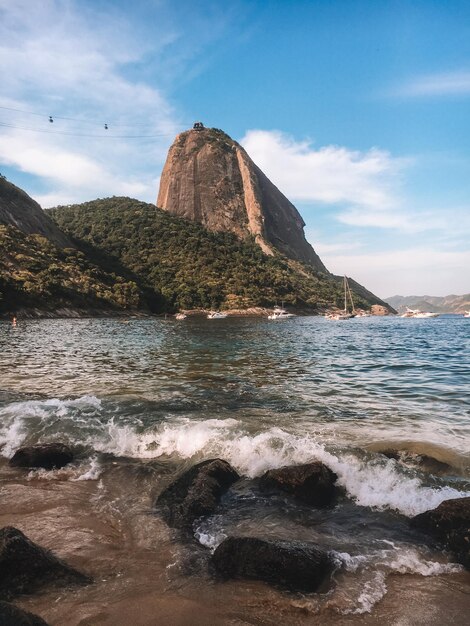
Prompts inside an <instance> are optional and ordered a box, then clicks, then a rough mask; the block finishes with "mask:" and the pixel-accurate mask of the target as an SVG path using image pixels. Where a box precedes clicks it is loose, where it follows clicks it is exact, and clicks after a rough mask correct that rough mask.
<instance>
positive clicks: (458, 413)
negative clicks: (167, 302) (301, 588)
mask: <svg viewBox="0 0 470 626" xmlns="http://www.w3.org/2000/svg"><path fill="white" fill-rule="evenodd" d="M469 344H470V320H469V319H465V318H463V317H458V316H442V317H440V318H436V319H427V320H426V319H401V318H396V317H384V318H378V317H369V318H362V319H352V320H346V321H329V320H325V319H323V318H320V317H296V318H291V319H288V320H278V321H268V320H266V319H263V318H227V319H221V320H206V319H203V318H188V319H186V320H184V321H175V320H174V319H167V320H164V319H161V318H158V319H156V318H146V319H129V320H121V319H119V320H118V319H77V320H38V321H33V320H27V321H23V320H20V321H19V323H18V326H17V327H16V328H13V327H12V326H11V325H10V324H8V323H6V322H2V323H0V454H1V457H0V458H1V460H0V481H1V482H0V484H1V492H0V497H1V500H0V501H1V502H2V509H1V513H0V515H1V518H2V519H1V522H2V526H5V525H13V526H17V527H18V528H20V529H21V530H22V531H23V532H25V534H27V535H28V536H30V537H31V538H32V539H34V540H35V541H37V542H39V543H41V544H42V545H45V546H47V547H49V548H51V549H53V550H54V551H55V552H56V553H57V554H59V555H60V556H62V557H64V558H66V559H67V560H68V561H69V562H71V563H72V564H74V565H76V566H77V567H80V568H81V569H83V570H84V571H86V572H88V573H90V574H91V575H92V576H93V577H94V579H95V583H94V584H93V585H90V586H88V587H84V588H80V589H74V590H67V591H64V590H57V589H55V590H50V591H47V592H44V593H42V594H40V595H38V596H31V597H26V596H25V597H23V598H21V599H20V600H19V602H18V603H19V604H20V605H21V606H22V607H24V608H27V609H28V610H31V611H33V612H36V613H38V614H39V615H41V616H42V617H43V618H44V619H46V621H48V622H49V623H50V624H51V625H57V626H58V625H59V624H61V625H62V624H68V625H75V624H76V625H78V624H80V625H82V626H83V625H85V624H110V625H111V624H113V625H119V624H128V623H133V624H135V625H136V626H139V625H140V624H142V625H143V624H181V625H183V624H207V625H212V624H279V623H282V624H317V623H322V624H330V623H331V624H356V623H357V624H379V623H381V624H383V623H384V622H385V623H387V624H397V625H398V624H400V625H404V624H446V623H452V624H464V623H467V619H468V610H469V609H470V574H469V573H468V572H466V571H465V570H464V569H463V568H462V567H461V566H460V565H459V564H457V563H455V561H454V560H453V558H452V556H451V555H450V554H447V553H444V552H443V551H442V550H440V549H439V548H438V547H437V546H430V545H429V544H428V543H427V542H426V541H425V539H424V538H423V536H422V535H420V534H418V533H417V531H415V530H412V529H411V528H410V526H409V523H408V521H409V519H410V518H411V517H412V516H414V515H417V514H418V513H421V512H423V511H426V510H429V509H432V508H434V507H436V506H438V505H439V503H440V502H442V501H443V500H446V499H449V498H458V497H463V496H466V495H470V414H469V413H470V411H469V389H470V350H469ZM56 440H58V441H64V442H68V443H70V444H73V445H74V446H76V447H77V449H78V457H77V460H76V462H74V463H73V464H72V465H70V466H66V467H64V468H63V469H61V470H54V471H52V472H46V471H44V470H35V471H30V472H27V471H20V470H18V469H13V468H9V467H8V464H7V463H8V459H9V458H10V457H11V456H12V454H13V453H14V451H15V450H16V449H17V448H18V447H19V446H21V445H25V444H30V443H36V442H45V441H56ZM215 457H219V458H222V459H225V460H226V461H228V462H229V463H231V464H232V465H233V466H234V467H235V468H236V469H237V471H238V472H239V473H240V474H241V475H242V480H241V481H239V483H236V485H235V486H234V487H233V488H232V489H231V490H230V491H229V492H228V493H227V494H226V495H225V496H224V498H223V500H222V502H221V504H220V506H219V509H218V510H217V512H216V514H214V515H213V516H211V517H209V518H205V519H202V520H198V522H197V523H196V524H195V526H194V529H193V530H194V541H193V542H192V543H191V542H182V541H181V540H180V538H179V537H178V535H177V534H176V533H175V532H174V531H173V530H171V529H169V528H168V527H167V526H166V524H165V523H164V522H163V520H162V519H161V518H160V517H159V516H158V514H157V513H156V512H155V510H154V506H153V503H154V501H155V498H156V496H157V494H158V493H159V492H160V491H161V490H162V489H163V488H164V487H165V486H166V485H168V484H169V483H170V482H171V481H172V480H173V479H174V478H175V476H177V475H179V474H180V473H181V472H182V471H183V470H184V469H187V468H189V467H191V466H192V465H193V464H194V463H196V462H198V461H201V460H203V459H209V458H215ZM312 460H319V461H323V462H324V463H325V464H326V465H327V466H328V467H330V468H331V469H332V470H333V471H334V472H335V473H336V474H337V476H338V481H337V484H338V485H339V486H340V487H341V496H340V497H339V499H338V501H337V503H336V505H335V506H334V507H330V508H326V509H315V508H313V507H311V506H307V505H305V504H299V503H298V502H294V501H292V499H290V498H289V497H287V496H281V495H279V496H272V495H270V496H268V495H266V494H263V493H262V492H261V491H260V490H259V488H258V485H257V481H256V478H257V477H258V476H260V475H261V474H263V472H265V471H266V470H268V469H271V468H275V467H281V466H283V465H293V464H300V463H306V462H309V461H312ZM231 535H250V536H257V537H262V538H282V539H299V540H304V541H314V542H316V543H318V544H319V545H321V546H323V547H325V549H327V550H329V551H330V552H331V554H332V555H333V557H334V559H335V562H336V563H337V569H336V571H335V573H334V575H333V579H332V581H331V583H330V584H329V585H328V586H327V588H325V589H323V590H321V592H320V593H316V594H306V595H305V594H304V595H300V594H292V593H286V592H283V591H280V590H277V589H275V588H272V587H268V586H267V585H264V584H262V583H258V582H253V581H231V582H226V583H221V582H218V581H216V580H214V578H213V576H212V575H211V572H210V568H209V567H208V560H209V556H210V554H211V551H213V550H214V549H215V547H216V546H217V545H218V544H219V543H220V542H221V541H222V540H223V539H224V538H225V537H227V536H231Z"/></svg>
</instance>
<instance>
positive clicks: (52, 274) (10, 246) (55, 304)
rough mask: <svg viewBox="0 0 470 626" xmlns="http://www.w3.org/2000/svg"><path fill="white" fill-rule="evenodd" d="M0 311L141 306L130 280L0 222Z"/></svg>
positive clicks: (78, 253) (80, 253) (142, 300)
mask: <svg viewBox="0 0 470 626" xmlns="http://www.w3.org/2000/svg"><path fill="white" fill-rule="evenodd" d="M0 250H1V254H0V313H9V314H13V313H15V312H16V311H18V310H19V309H22V308H38V309H40V310H43V311H48V310H50V311H54V310H57V308H61V307H77V308H83V309H86V310H90V309H94V310H96V311H103V310H104V311H108V312H111V311H114V310H121V309H126V310H133V309H137V308H140V307H142V306H145V298H144V296H143V294H142V292H141V290H140V289H139V287H138V286H137V284H136V282H135V281H133V280H130V279H129V278H128V277H126V276H123V275H119V274H117V273H115V272H112V271H106V270H105V269H103V268H102V267H99V266H98V265H96V264H94V263H92V262H90V260H89V259H88V258H87V257H86V255H85V254H84V252H83V251H81V250H78V249H74V248H65V249H62V248H57V247H56V246H55V245H54V244H52V243H51V242H50V241H49V240H48V239H46V238H45V237H43V236H41V235H25V234H24V233H23V232H21V231H20V230H18V229H17V228H15V227H13V226H5V225H1V224H0Z"/></svg>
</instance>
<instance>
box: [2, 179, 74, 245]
mask: <svg viewBox="0 0 470 626" xmlns="http://www.w3.org/2000/svg"><path fill="white" fill-rule="evenodd" d="M0 224H5V225H7V226H15V227H16V228H18V230H21V232H23V233H25V234H26V235H42V236H43V237H46V239H49V241H51V242H52V243H54V244H55V245H56V246H58V247H59V248H73V247H74V245H73V244H72V242H71V241H70V240H69V239H68V237H67V236H66V235H65V234H64V233H63V232H62V231H61V230H60V229H59V227H58V226H56V224H55V223H54V222H53V221H52V220H51V218H50V217H49V216H48V215H46V213H45V212H44V211H43V210H42V209H41V207H40V206H39V204H38V203H37V202H36V201H35V200H33V199H32V198H31V197H30V196H28V194H27V193H26V192H25V191H23V190H22V189H20V188H19V187H16V186H15V185H13V183H10V182H9V181H7V180H5V179H4V178H2V177H0Z"/></svg>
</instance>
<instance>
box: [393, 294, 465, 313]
mask: <svg viewBox="0 0 470 626" xmlns="http://www.w3.org/2000/svg"><path fill="white" fill-rule="evenodd" d="M385 302H387V303H388V304H389V305H390V306H392V307H393V308H394V309H396V310H397V311H399V312H401V311H402V310H404V309H405V308H406V307H409V308H411V309H420V310H422V311H429V312H431V313H464V312H465V311H468V310H470V293H467V294H463V295H461V296H458V295H455V294H451V295H448V296H391V297H390V298H385Z"/></svg>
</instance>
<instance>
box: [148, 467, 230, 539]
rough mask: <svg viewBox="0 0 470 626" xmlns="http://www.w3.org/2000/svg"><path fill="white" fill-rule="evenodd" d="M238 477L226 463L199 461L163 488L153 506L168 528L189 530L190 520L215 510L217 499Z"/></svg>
mask: <svg viewBox="0 0 470 626" xmlns="http://www.w3.org/2000/svg"><path fill="white" fill-rule="evenodd" d="M239 478H240V477H239V475H238V474H237V472H236V471H235V470H234V469H233V467H232V466H231V465H230V464H229V463H227V462H226V461H222V460H221V459H210V460H208V461H203V462H202V463H198V464H197V465H194V466H193V467H192V468H191V469H190V470H188V471H187V472H185V473H184V474H183V475H182V476H180V477H179V478H178V479H177V480H176V481H175V482H174V483H172V484H171V485H170V486H169V487H167V488H166V489H165V490H164V491H163V492H162V493H161V494H160V495H159V497H158V498H157V502H156V505H157V506H158V508H159V509H160V511H161V513H162V515H163V517H164V518H165V520H166V522H167V523H168V524H169V525H170V526H175V527H176V528H190V527H191V525H192V523H193V522H194V520H196V519H197V518H199V517H202V516H203V515H210V514H211V513H213V512H214V511H215V509H216V507H217V504H218V503H219V500H220V498H221V497H222V496H223V494H224V493H225V492H226V491H227V489H228V488H229V487H230V486H231V485H232V484H233V483H234V482H235V481H236V480H238V479H239Z"/></svg>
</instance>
